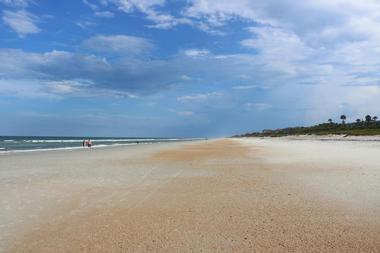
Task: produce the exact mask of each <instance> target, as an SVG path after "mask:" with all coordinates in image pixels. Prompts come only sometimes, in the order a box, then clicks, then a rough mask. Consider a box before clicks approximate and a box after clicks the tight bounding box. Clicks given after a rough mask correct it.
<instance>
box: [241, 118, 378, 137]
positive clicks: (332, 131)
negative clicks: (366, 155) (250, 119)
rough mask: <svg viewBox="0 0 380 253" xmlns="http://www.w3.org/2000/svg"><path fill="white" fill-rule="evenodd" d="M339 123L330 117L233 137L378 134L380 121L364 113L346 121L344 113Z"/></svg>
mask: <svg viewBox="0 0 380 253" xmlns="http://www.w3.org/2000/svg"><path fill="white" fill-rule="evenodd" d="M340 119H341V123H340V124H339V123H335V122H334V121H333V120H332V119H331V118H330V119H328V120H327V123H322V124H317V125H313V126H307V127H304V126H299V127H287V128H282V129H273V130H272V129H265V130H263V131H261V132H252V133H246V134H242V135H237V136H235V137H251V136H252V137H266V136H268V137H281V136H289V135H347V136H365V135H380V121H378V117H377V116H374V117H372V116H371V115H366V116H365V117H364V121H363V120H361V119H356V120H355V121H354V122H347V121H346V120H347V117H346V116H345V115H341V116H340Z"/></svg>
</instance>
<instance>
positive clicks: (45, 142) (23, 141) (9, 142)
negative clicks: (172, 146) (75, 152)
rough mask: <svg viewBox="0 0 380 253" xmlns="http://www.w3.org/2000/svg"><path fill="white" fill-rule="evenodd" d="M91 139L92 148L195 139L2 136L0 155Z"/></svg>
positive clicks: (79, 144)
mask: <svg viewBox="0 0 380 253" xmlns="http://www.w3.org/2000/svg"><path fill="white" fill-rule="evenodd" d="M87 139H90V140H91V141H92V147H95V148H96V147H105V146H115V145H137V144H147V143H155V142H171V141H184V140H195V139H181V138H131V137H61V136H49V137H47V136H0V153H8V152H17V151H34V150H56V149H79V148H83V146H82V143H83V140H87Z"/></svg>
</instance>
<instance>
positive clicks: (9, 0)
mask: <svg viewBox="0 0 380 253" xmlns="http://www.w3.org/2000/svg"><path fill="white" fill-rule="evenodd" d="M29 2H31V0H0V3H2V4H5V5H8V6H11V7H22V8H25V7H27V6H28V5H29Z"/></svg>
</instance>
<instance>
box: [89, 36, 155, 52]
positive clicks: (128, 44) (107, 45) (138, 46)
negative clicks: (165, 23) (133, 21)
mask: <svg viewBox="0 0 380 253" xmlns="http://www.w3.org/2000/svg"><path fill="white" fill-rule="evenodd" d="M83 46H84V47H85V48H88V49H90V50H93V51H96V52H108V53H118V54H130V55H139V54H143V53H146V52H147V51H150V50H151V49H153V47H154V46H153V44H152V43H151V42H150V40H148V39H145V38H140V37H135V36H128V35H110V36H106V35H96V36H94V37H91V38H89V39H87V40H85V41H84V42H83Z"/></svg>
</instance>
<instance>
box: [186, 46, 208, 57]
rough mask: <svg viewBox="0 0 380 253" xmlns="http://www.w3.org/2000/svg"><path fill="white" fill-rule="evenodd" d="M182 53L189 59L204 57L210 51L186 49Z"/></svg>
mask: <svg viewBox="0 0 380 253" xmlns="http://www.w3.org/2000/svg"><path fill="white" fill-rule="evenodd" d="M183 53H184V54H185V55H186V56H189V57H199V56H205V55H208V54H210V51H208V50H206V49H196V48H192V49H186V50H185V51H184V52H183Z"/></svg>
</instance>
